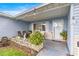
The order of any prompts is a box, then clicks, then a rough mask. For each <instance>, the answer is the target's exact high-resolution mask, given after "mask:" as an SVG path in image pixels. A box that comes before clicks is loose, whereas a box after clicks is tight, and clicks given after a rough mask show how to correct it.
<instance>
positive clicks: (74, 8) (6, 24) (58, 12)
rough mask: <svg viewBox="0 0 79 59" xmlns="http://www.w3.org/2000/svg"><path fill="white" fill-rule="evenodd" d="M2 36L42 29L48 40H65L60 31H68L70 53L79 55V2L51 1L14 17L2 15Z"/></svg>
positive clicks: (0, 28) (0, 30) (0, 29)
mask: <svg viewBox="0 0 79 59" xmlns="http://www.w3.org/2000/svg"><path fill="white" fill-rule="evenodd" d="M0 20H1V24H0V25H1V26H3V27H0V32H1V33H0V36H4V35H5V36H10V37H12V36H13V35H16V32H17V31H23V30H26V31H30V30H31V31H35V30H36V31H41V32H42V33H44V34H45V36H46V37H45V38H46V39H47V40H56V41H64V40H63V38H62V37H61V35H60V33H61V32H62V31H67V35H68V37H67V41H66V42H67V47H68V51H69V54H70V55H79V4H73V3H72V4H67V3H65V4H64V3H57V4H56V3H49V4H44V5H42V6H39V7H36V8H35V9H32V10H30V11H28V12H24V13H21V14H19V15H16V16H15V17H14V18H13V19H12V18H6V17H5V16H3V17H2V16H1V17H0Z"/></svg>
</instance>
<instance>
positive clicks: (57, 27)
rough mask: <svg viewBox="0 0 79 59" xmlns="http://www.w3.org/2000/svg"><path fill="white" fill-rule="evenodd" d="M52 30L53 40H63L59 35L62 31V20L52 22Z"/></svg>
mask: <svg viewBox="0 0 79 59" xmlns="http://www.w3.org/2000/svg"><path fill="white" fill-rule="evenodd" d="M53 29H54V40H58V41H61V40H63V39H62V37H61V35H60V33H61V32H62V31H63V29H64V20H56V21H54V22H53Z"/></svg>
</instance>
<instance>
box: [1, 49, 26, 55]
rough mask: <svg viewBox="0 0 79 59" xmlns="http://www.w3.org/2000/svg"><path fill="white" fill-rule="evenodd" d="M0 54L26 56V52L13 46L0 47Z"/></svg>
mask: <svg viewBox="0 0 79 59" xmlns="http://www.w3.org/2000/svg"><path fill="white" fill-rule="evenodd" d="M0 56H26V54H25V53H23V51H19V50H16V49H14V48H3V49H0Z"/></svg>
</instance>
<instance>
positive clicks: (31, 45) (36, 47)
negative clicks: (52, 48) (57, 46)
mask: <svg viewBox="0 0 79 59" xmlns="http://www.w3.org/2000/svg"><path fill="white" fill-rule="evenodd" d="M28 45H29V47H30V48H32V49H34V50H35V51H37V52H39V51H40V50H41V49H42V48H43V43H41V44H40V45H34V44H31V43H29V44H28Z"/></svg>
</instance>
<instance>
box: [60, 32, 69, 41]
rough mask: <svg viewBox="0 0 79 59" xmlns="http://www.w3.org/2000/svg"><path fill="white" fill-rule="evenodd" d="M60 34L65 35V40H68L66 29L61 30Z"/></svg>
mask: <svg viewBox="0 0 79 59" xmlns="http://www.w3.org/2000/svg"><path fill="white" fill-rule="evenodd" d="M60 35H61V36H62V37H63V39H64V40H67V32H66V31H63V32H61V33H60Z"/></svg>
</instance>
